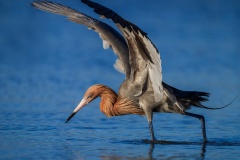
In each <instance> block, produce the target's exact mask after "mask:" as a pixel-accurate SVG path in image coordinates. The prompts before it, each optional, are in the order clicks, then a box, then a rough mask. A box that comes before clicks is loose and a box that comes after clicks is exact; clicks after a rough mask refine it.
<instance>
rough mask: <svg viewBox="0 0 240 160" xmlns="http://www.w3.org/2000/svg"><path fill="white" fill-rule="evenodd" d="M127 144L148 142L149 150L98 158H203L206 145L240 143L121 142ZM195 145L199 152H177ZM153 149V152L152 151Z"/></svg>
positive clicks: (145, 142)
mask: <svg viewBox="0 0 240 160" xmlns="http://www.w3.org/2000/svg"><path fill="white" fill-rule="evenodd" d="M123 143H127V144H135V145H141V144H149V150H147V151H146V152H145V153H143V155H144V154H145V156H141V158H140V157H139V156H137V155H135V156H130V155H128V154H127V153H125V154H124V153H122V154H120V155H117V154H116V155H113V154H109V155H103V156H101V157H100V158H101V159H104V160H112V159H149V160H152V159H158V158H161V159H176V158H194V159H205V153H206V146H240V143H238V142H233V143H232V142H211V141H210V142H186V141H162V140H157V141H155V142H154V143H152V141H150V140H142V141H138V142H136V141H128V142H123ZM172 145H176V147H173V146H172ZM195 146H201V147H200V148H201V149H200V150H199V152H196V153H195V154H192V153H190V152H189V150H186V151H187V153H185V154H184V153H180V154H179V153H177V151H179V150H184V148H186V147H187V148H189V147H190V148H193V149H194V150H195V148H196V147H195ZM135 147H136V148H138V147H139V148H140V146H135ZM169 147H170V148H174V149H172V150H167V152H165V148H169ZM154 150H155V152H154ZM159 151H160V152H161V153H160V152H159ZM169 151H172V153H169Z"/></svg>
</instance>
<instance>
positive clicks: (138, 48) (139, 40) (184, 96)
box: [31, 0, 229, 142]
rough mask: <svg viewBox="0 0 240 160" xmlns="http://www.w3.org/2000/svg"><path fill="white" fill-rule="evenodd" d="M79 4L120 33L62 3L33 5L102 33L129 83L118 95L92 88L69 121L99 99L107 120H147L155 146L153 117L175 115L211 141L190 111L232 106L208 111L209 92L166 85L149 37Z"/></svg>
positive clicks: (124, 22)
mask: <svg viewBox="0 0 240 160" xmlns="http://www.w3.org/2000/svg"><path fill="white" fill-rule="evenodd" d="M81 2H82V3H84V4H86V5H88V6H89V7H91V8H93V9H94V12H96V13H97V14H99V15H100V16H101V18H107V19H110V20H112V21H113V22H114V23H115V25H116V26H117V28H118V29H119V31H120V32H119V31H117V30H116V29H114V28H113V27H111V26H110V25H108V24H106V23H104V22H103V21H101V20H98V19H95V18H93V17H90V16H88V15H86V14H84V13H82V12H79V11H77V10H75V9H72V8H70V7H68V6H65V5H62V4H59V3H55V2H50V1H33V2H32V3H31V5H32V6H33V7H35V8H37V9H40V10H43V11H47V12H51V13H55V14H59V15H63V16H66V17H67V19H68V20H70V21H72V22H75V23H78V24H81V25H84V26H86V27H87V28H89V29H91V30H94V31H95V32H96V33H98V34H99V36H100V38H101V39H102V41H103V48H104V49H108V48H111V49H112V50H113V52H114V53H115V54H116V55H117V60H116V62H115V64H114V68H115V69H116V70H118V71H120V72H122V73H124V74H125V80H124V81H123V82H122V84H121V85H120V87H119V89H118V93H117V92H115V91H114V90H113V89H111V88H110V87H108V86H106V85H103V84H95V85H92V86H90V87H89V88H88V89H87V91H86V92H85V94H84V96H83V98H82V100H81V101H80V103H79V104H78V105H77V107H76V108H75V109H74V110H73V112H72V113H71V114H70V115H69V117H68V118H67V120H66V122H68V121H69V120H70V119H71V118H72V117H73V116H74V115H75V114H76V113H77V112H78V111H79V110H81V109H82V108H83V107H85V106H87V105H88V104H89V103H90V102H92V101H93V100H94V99H96V98H97V97H100V98H101V101H100V110H101V111H102V112H103V113H104V114H105V115H106V116H107V117H112V116H121V115H128V114H136V115H143V116H146V119H147V121H148V126H149V131H150V136H151V142H154V141H156V138H155V135H154V129H153V122H152V120H153V113H176V114H181V115H185V116H190V117H194V118H197V119H199V120H200V122H201V128H202V137H203V141H204V142H207V136H206V127H205V118H204V116H203V115H199V114H195V113H191V112H188V111H187V110H189V109H191V107H199V108H204V109H221V108H224V107H226V106H228V105H229V104H228V105H226V106H223V107H219V108H211V107H206V106H204V105H203V104H202V102H205V101H208V98H209V96H210V94H209V93H207V92H200V91H184V90H180V89H177V88H175V87H172V86H170V85H168V84H167V83H165V82H163V80H162V66H161V58H160V52H159V51H158V49H157V48H156V46H155V45H154V44H153V43H152V41H151V40H150V39H149V38H148V36H147V33H145V32H144V31H143V30H141V29H140V28H139V27H138V26H137V25H135V24H133V23H132V22H130V21H127V20H126V19H124V18H123V17H121V16H120V15H119V14H117V13H116V12H114V11H113V10H111V9H109V8H107V7H105V6H103V5H101V4H99V3H96V2H93V1H91V0H81Z"/></svg>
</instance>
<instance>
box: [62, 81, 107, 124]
mask: <svg viewBox="0 0 240 160" xmlns="http://www.w3.org/2000/svg"><path fill="white" fill-rule="evenodd" d="M102 86H103V85H98V84H97V85H93V86H91V87H89V88H88V90H87V91H86V93H85V94H84V96H83V98H82V100H81V101H80V103H79V104H78V106H77V107H76V108H75V109H74V110H73V112H72V113H71V114H70V116H69V117H68V118H67V120H66V123H67V122H68V121H69V120H70V119H71V118H72V117H73V116H74V115H75V114H76V113H77V112H78V111H79V110H80V109H82V108H83V107H84V106H86V105H87V104H88V103H90V102H91V101H93V100H94V99H95V98H97V97H98V96H99V95H100V93H101V88H102Z"/></svg>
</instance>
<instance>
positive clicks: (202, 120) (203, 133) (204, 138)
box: [183, 112, 207, 142]
mask: <svg viewBox="0 0 240 160" xmlns="http://www.w3.org/2000/svg"><path fill="white" fill-rule="evenodd" d="M183 114H184V115H186V116H190V117H195V118H198V119H199V120H200V121H201V123H202V135H203V140H204V142H207V136H206V128H205V119H204V117H203V116H202V115H199V114H194V113H189V112H184V113H183Z"/></svg>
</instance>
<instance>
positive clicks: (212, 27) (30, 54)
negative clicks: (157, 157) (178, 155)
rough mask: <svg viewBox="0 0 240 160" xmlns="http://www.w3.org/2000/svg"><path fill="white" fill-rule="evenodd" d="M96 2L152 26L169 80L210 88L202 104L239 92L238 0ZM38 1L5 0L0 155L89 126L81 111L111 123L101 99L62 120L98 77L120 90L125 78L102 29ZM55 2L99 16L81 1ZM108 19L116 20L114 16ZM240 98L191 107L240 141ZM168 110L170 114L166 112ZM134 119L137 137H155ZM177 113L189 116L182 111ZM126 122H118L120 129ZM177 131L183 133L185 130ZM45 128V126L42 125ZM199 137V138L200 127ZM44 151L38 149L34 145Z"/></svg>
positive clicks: (0, 14)
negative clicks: (45, 9)
mask: <svg viewBox="0 0 240 160" xmlns="http://www.w3.org/2000/svg"><path fill="white" fill-rule="evenodd" d="M96 1H97V2H99V3H101V4H103V5H105V6H107V7H109V8H111V9H113V10H114V11H116V12H117V13H119V14H120V15H121V16H122V17H124V18H125V19H127V20H129V21H131V22H132V23H134V24H136V25H137V26H139V27H140V28H141V29H142V30H143V31H145V32H147V33H148V37H149V38H150V39H151V40H152V42H153V43H154V44H155V46H156V47H157V48H158V49H159V51H160V53H161V60H162V66H163V80H164V81H165V82H166V83H168V84H170V85H172V86H174V87H176V88H179V89H182V90H198V91H206V92H209V93H211V97H210V101H209V102H206V103H205V105H207V106H210V107H221V106H223V105H226V104H227V103H229V102H230V101H232V100H233V99H234V97H235V96H236V95H237V94H239V89H240V71H239V70H240V52H239V51H240V43H239V42H240V1H238V0H194V1H188V0H182V1H178V0H161V1H158V0H151V1H149V0H138V1H126V0H122V1H110V0H96ZM31 2H32V1H30V0H21V1H6V0H0V18H1V21H0V141H1V144H0V149H1V150H0V153H6V154H5V156H3V155H1V156H3V158H11V157H12V156H13V155H12V152H11V151H10V150H12V149H13V150H14V151H17V150H18V149H22V148H23V146H24V147H26V146H25V145H26V144H25V142H28V143H29V144H28V146H27V147H26V148H28V147H29V148H32V146H34V144H35V143H40V142H39V141H42V140H43V139H44V138H43V137H41V136H43V135H44V133H45V132H44V131H46V130H50V132H51V133H55V132H56V133H59V134H60V133H62V134H63V135H60V136H58V138H56V136H54V135H55V134H53V135H52V136H53V137H54V138H55V139H56V141H59V139H62V140H63V139H64V138H63V137H64V136H65V135H64V132H66V131H65V130H71V127H72V128H74V126H75V125H76V126H77V125H80V126H81V125H84V124H81V123H80V122H79V121H80V120H81V122H84V116H85V118H86V119H85V120H86V121H87V120H88V121H89V124H86V126H87V125H93V124H92V123H91V122H93V121H94V119H95V121H94V122H96V123H99V121H98V120H99V119H101V120H103V121H107V122H105V123H103V124H102V125H103V126H104V125H107V124H108V123H110V121H111V120H109V121H108V120H107V119H105V116H104V115H103V114H101V113H100V111H99V108H98V106H99V100H96V101H94V102H93V104H91V107H90V106H89V107H87V108H88V109H84V110H83V111H82V112H83V113H81V116H79V115H78V116H76V117H74V118H75V121H74V122H72V123H71V124H69V125H64V124H62V123H64V120H65V119H66V118H67V116H68V115H69V114H70V113H71V112H72V110H73V109H74V108H75V106H76V105H77V104H78V102H79V101H80V100H81V98H82V96H83V94H84V92H85V91H86V89H87V88H88V87H89V86H91V85H93V84H96V83H101V84H105V85H107V86H109V87H111V88H113V89H114V90H115V91H117V90H118V87H119V86H120V84H121V83H122V81H123V80H124V75H123V74H121V73H118V72H117V71H115V70H114V68H113V63H114V62H115V59H116V56H115V55H114V54H113V52H112V50H111V49H109V50H103V47H102V41H101V39H100V38H99V36H98V34H96V33H95V32H93V31H91V30H88V29H86V27H84V26H81V25H79V24H75V23H72V22H69V21H67V20H66V19H65V17H62V16H59V15H54V14H50V13H47V12H43V11H40V10H37V9H35V8H33V7H31V6H30V3H31ZM54 2H58V3H61V4H65V5H67V6H70V7H72V8H74V9H76V10H78V11H81V12H83V13H85V14H87V15H90V16H92V17H94V18H99V16H98V15H97V14H95V13H94V12H93V10H92V9H91V8H89V7H87V6H86V5H84V4H82V3H81V2H80V1H79V0H55V1H54ZM102 21H104V22H106V23H108V24H111V25H112V26H114V25H113V23H111V21H109V20H106V19H102ZM239 102H240V98H239V97H237V98H236V100H235V102H233V104H232V105H231V106H229V107H228V108H226V109H224V110H219V111H206V110H198V109H193V111H196V113H201V114H204V115H206V117H207V118H206V119H207V121H208V120H209V121H211V120H212V121H211V122H210V123H213V124H212V126H211V127H213V126H215V124H219V126H217V128H214V127H213V128H211V127H210V125H209V129H210V130H212V131H213V133H215V132H216V134H214V135H213V134H211V135H210V137H211V136H213V137H214V136H217V135H219V137H222V136H223V135H225V136H226V137H231V138H233V141H235V140H236V139H237V141H238V142H239V134H240V131H239V127H240V126H239V124H238V122H239V120H240V119H239V115H240V108H239ZM89 117H91V118H89ZM96 117H97V118H96ZM99 117H100V118H99ZM156 117H157V116H156ZM158 117H161V116H158ZM162 117H163V118H162V120H165V119H168V118H169V115H163V116H162ZM170 118H173V119H174V116H172V115H170ZM185 118H186V117H185ZM125 119H127V118H124V117H122V118H121V119H118V118H117V119H114V120H112V121H116V122H117V121H118V122H119V121H121V122H122V123H123V124H124V123H127V122H128V120H125ZM130 119H131V118H130ZM133 119H134V121H135V120H136V121H138V122H136V123H139V125H140V126H141V125H143V126H144V127H145V128H144V132H143V134H142V135H141V134H139V135H141V136H143V135H144V136H145V137H137V138H136V139H138V138H139V139H141V138H146V139H148V136H149V135H148V130H147V123H146V120H145V119H142V118H139V117H135V116H133ZM156 119H157V118H156ZM176 119H179V120H180V121H183V122H182V123H185V121H184V117H183V116H179V117H178V116H177V117H176ZM193 121H194V125H195V121H196V124H197V125H199V123H200V122H199V121H198V120H193ZM79 123H80V124H79ZM96 123H95V124H96ZM166 123H168V122H166ZM172 123H173V122H172ZM174 123H177V120H176V121H175V120H174ZM207 123H208V122H207ZM123 124H120V125H119V126H120V127H119V128H118V129H119V130H120V129H121V125H123ZM222 124H223V125H225V127H226V126H228V125H229V124H231V125H232V126H231V125H229V126H228V127H229V128H225V130H222V129H219V128H221V125H222ZM63 125H64V126H63ZM73 125H74V126H73ZM99 125H100V124H99ZM155 125H157V124H155ZM162 125H163V124H162ZM36 126H38V127H36ZM93 126H94V125H93ZM183 126H184V125H183ZM55 127H56V128H55ZM140 128H141V127H140ZM172 129H174V130H175V131H176V132H178V131H179V130H178V128H174V127H173V128H172ZM198 129H199V131H200V128H197V130H198ZM215 129H216V130H215ZM33 130H34V131H36V133H37V134H38V136H39V137H40V140H39V139H38V138H39V137H38V138H36V139H35V138H33V137H31V136H30V137H31V138H29V135H28V134H32V131H33ZM39 130H41V131H42V132H41V133H39ZM145 130H146V131H145ZM158 130H160V131H159V132H160V133H159V135H160V134H161V135H162V136H163V137H164V136H165V135H164V133H165V132H164V131H162V130H163V129H162V128H161V127H159V129H158ZM183 130H184V129H183ZM219 130H221V131H220V132H219ZM229 130H230V131H231V132H229ZM28 131H31V133H30V132H28ZM128 132H129V134H130V135H131V132H130V130H129V131H128ZM185 132H187V131H186V130H185ZM166 134H168V132H166ZM191 134H192V133H191ZM46 135H49V133H46ZM199 135H200V136H199V137H198V138H199V139H201V133H199ZM66 136H67V135H66ZM68 136H69V133H68ZM72 136H73V135H72ZM108 136H109V135H108ZM193 136H194V135H193ZM70 137H71V135H70ZM113 137H114V135H113ZM213 137H212V138H213ZM95 138H96V137H95ZM115 138H117V137H116V135H115ZM16 139H18V141H17V143H16ZM37 139H38V140H37ZM129 139H131V138H129ZM170 139H171V138H170ZM173 139H174V138H173ZM176 139H177V138H176ZM29 141H30V142H29ZM48 142H49V141H46V143H48ZM53 143H55V141H54V142H53ZM16 144H17V145H16ZM24 151H25V150H24ZM24 151H23V152H22V150H21V152H19V155H22V156H23V157H24V154H23V153H24ZM38 152H40V153H41V151H39V150H37V149H36V153H38ZM26 154H27V151H26ZM13 157H14V156H13Z"/></svg>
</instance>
